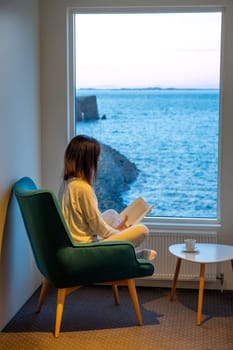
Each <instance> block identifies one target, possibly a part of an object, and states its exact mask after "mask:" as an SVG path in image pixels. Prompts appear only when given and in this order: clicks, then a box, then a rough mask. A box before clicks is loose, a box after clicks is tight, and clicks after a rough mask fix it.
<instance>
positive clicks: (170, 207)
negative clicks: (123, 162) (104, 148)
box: [76, 89, 219, 218]
mask: <svg viewBox="0 0 233 350" xmlns="http://www.w3.org/2000/svg"><path fill="white" fill-rule="evenodd" d="M77 94H78V95H79V96H85V95H96V96H97V103H98V111H99V115H100V117H101V116H102V115H106V119H104V120H102V119H100V120H95V121H88V122H87V121H82V122H77V123H76V134H80V133H83V134H88V135H91V136H94V137H96V138H97V139H98V140H99V141H101V142H103V143H105V144H107V145H110V146H111V147H113V148H115V149H117V150H118V151H119V152H121V153H122V154H124V155H125V156H126V157H127V158H128V159H130V160H131V161H132V162H134V163H135V164H136V166H137V168H138V169H139V171H140V172H139V175H138V177H137V180H136V181H135V182H134V183H133V184H132V185H131V186H130V189H129V190H128V191H127V192H125V193H123V194H122V198H123V200H124V203H125V204H128V203H130V202H131V201H132V200H134V199H135V198H136V197H138V196H139V195H141V196H143V197H144V198H145V200H146V201H147V202H148V203H150V204H154V205H155V209H154V210H153V212H152V213H151V215H152V216H156V217H190V218H216V215H217V191H218V139H219V90H189V89H187V90H185V89H184V90H176V89H174V90H172V89H170V90H169V89H168V90H166V89H165V90H159V89H138V90H136V89H129V90H127V89H122V90H78V91H77Z"/></svg>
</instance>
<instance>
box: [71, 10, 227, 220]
mask: <svg viewBox="0 0 233 350" xmlns="http://www.w3.org/2000/svg"><path fill="white" fill-rule="evenodd" d="M221 20H222V14H221V12H192V13H186V12H182V13H135V14H133V13H127V14H126V13H124V14H123V13H118V14H109V13H104V14H100V13H98V14H91V13H88V14H87V13H86V14H83V13H75V14H74V23H75V26H74V47H75V49H74V57H75V59H74V67H75V69H74V71H75V72H74V73H75V133H76V134H80V133H82V134H88V135H91V136H94V137H96V138H97V139H98V140H99V141H100V142H101V144H102V156H101V160H100V166H99V179H98V181H97V183H96V192H97V196H98V197H99V202H100V207H101V209H107V208H109V207H114V208H115V209H117V210H120V209H122V208H123V207H124V206H126V205H127V204H129V202H131V201H132V200H134V199H135V198H136V197H138V196H143V197H144V198H145V199H146V201H147V202H148V203H150V204H154V205H155V209H154V210H153V212H152V213H151V214H150V215H151V216H156V217H174V218H199V219H205V218H206V219H217V218H218V195H219V186H218V177H219V124H220V123H219V121H220V103H219V101H220V56H221V52H220V51H221Z"/></svg>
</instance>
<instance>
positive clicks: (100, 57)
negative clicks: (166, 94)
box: [75, 12, 221, 88]
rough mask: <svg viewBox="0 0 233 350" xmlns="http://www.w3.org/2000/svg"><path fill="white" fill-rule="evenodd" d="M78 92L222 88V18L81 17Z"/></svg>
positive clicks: (210, 15) (77, 32) (185, 15)
mask: <svg viewBox="0 0 233 350" xmlns="http://www.w3.org/2000/svg"><path fill="white" fill-rule="evenodd" d="M75 25H76V27H75V28H76V30H75V35H76V41H75V42H76V55H75V56H76V88H127V87H129V88H137V87H140V88H143V87H160V88H219V78H220V46H221V13H220V12H212V13H211V12H210V13H205V12H202V13H175V14H174V13H166V14H164V13H157V14H155V13H153V14H152V13H150V14H77V15H76V21H75Z"/></svg>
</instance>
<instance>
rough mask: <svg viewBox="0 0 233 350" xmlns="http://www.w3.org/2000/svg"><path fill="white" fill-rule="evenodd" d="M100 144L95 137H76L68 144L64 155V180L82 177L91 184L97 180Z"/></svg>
mask: <svg viewBox="0 0 233 350" xmlns="http://www.w3.org/2000/svg"><path fill="white" fill-rule="evenodd" d="M99 156H100V144H99V142H98V141H97V140H96V139H94V138H93V137H89V136H86V135H77V136H75V137H74V138H73V139H72V140H71V141H70V143H69V144H68V146H67V148H66V151H65V155H64V175H63V178H64V180H68V179H70V178H71V177H81V178H83V179H84V180H86V181H87V182H88V183H89V184H91V183H92V180H93V179H96V176H97V168H98V160H99Z"/></svg>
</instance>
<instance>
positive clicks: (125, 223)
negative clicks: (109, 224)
mask: <svg viewBox="0 0 233 350" xmlns="http://www.w3.org/2000/svg"><path fill="white" fill-rule="evenodd" d="M127 220H128V216H127V215H126V216H125V218H124V220H122V221H121V223H120V224H119V225H118V226H117V230H120V231H122V230H124V229H126V228H127V227H129V226H128V225H127Z"/></svg>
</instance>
